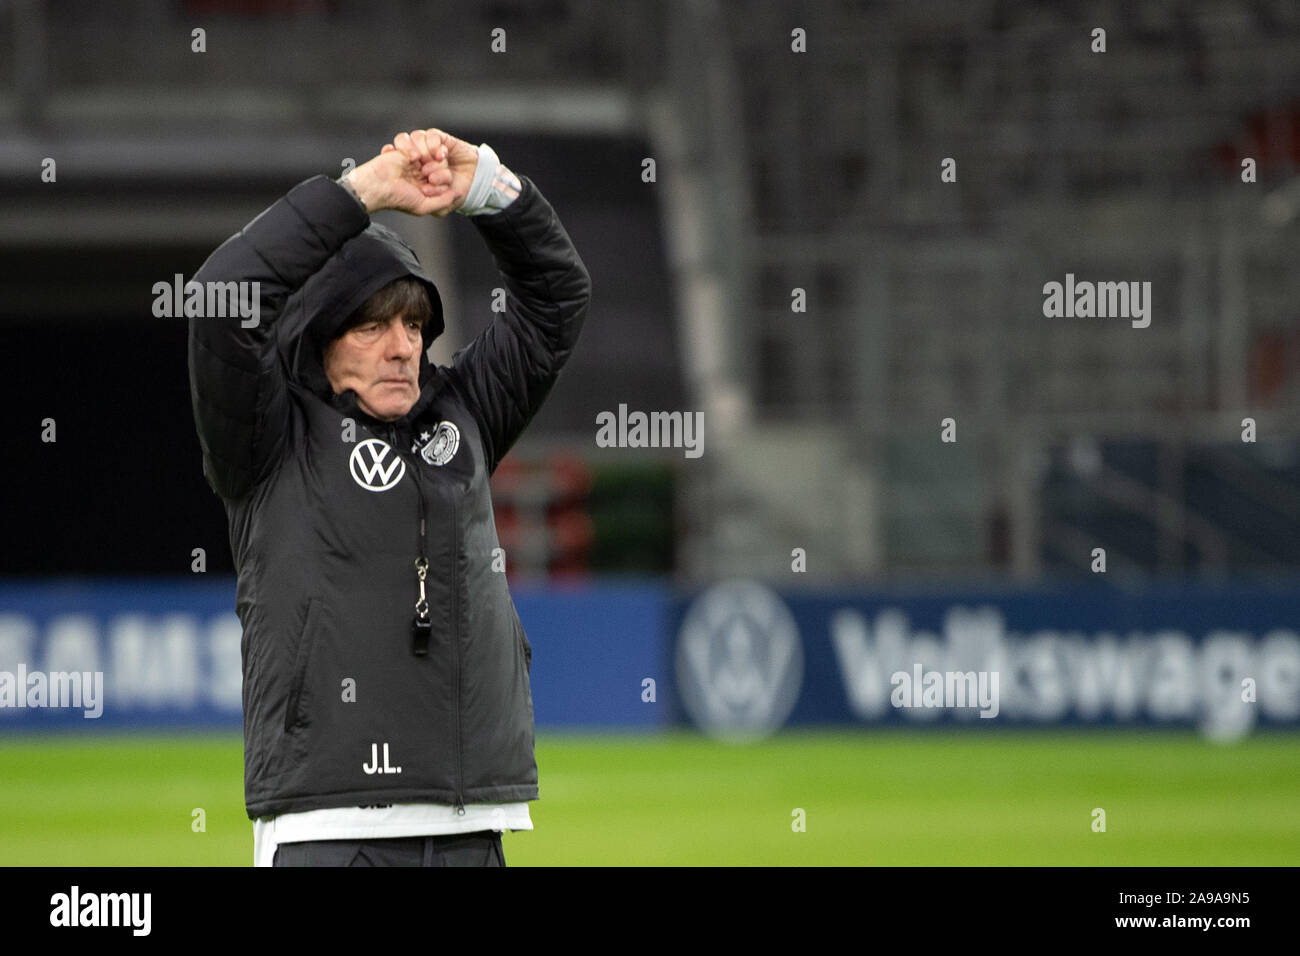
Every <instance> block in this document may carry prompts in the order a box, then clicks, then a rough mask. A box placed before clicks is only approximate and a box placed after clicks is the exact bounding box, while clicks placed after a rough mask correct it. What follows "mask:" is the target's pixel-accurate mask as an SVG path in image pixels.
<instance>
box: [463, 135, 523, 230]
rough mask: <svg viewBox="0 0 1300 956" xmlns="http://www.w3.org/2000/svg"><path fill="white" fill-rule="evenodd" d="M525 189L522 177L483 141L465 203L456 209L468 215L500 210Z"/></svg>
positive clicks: (480, 214)
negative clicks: (520, 179) (504, 163)
mask: <svg viewBox="0 0 1300 956" xmlns="http://www.w3.org/2000/svg"><path fill="white" fill-rule="evenodd" d="M522 189H523V185H522V184H521V183H520V182H519V177H518V176H516V175H515V174H514V173H512V172H511V171H510V170H509V168H507V167H506V166H505V165H503V164H502V162H501V160H499V159H498V158H497V154H496V152H495V151H494V150H493V149H492V147H491V146H489V145H488V144H487V143H480V144H479V147H478V165H477V166H476V167H475V169H474V181H473V182H471V183H470V184H469V193H468V194H466V196H465V202H463V203H462V204H461V206H460V208H459V209H457V210H456V211H457V212H458V213H461V214H462V215H465V216H482V215H487V214H490V213H495V212H500V211H501V210H502V209H505V208H506V207H507V206H509V205H510V204H511V203H512V202H514V201H515V200H516V199H518V198H519V193H520V190H522Z"/></svg>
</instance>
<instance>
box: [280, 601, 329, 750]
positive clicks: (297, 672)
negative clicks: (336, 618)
mask: <svg viewBox="0 0 1300 956" xmlns="http://www.w3.org/2000/svg"><path fill="white" fill-rule="evenodd" d="M320 604H321V602H320V598H312V599H311V600H310V601H308V602H307V617H306V619H305V620H304V621H303V624H302V632H301V633H300V634H299V635H298V650H297V653H296V654H295V655H294V660H293V682H292V683H291V684H290V685H289V700H288V703H287V704H286V705H285V708H284V729H285V730H286V731H290V730H292V729H293V728H294V727H296V726H297V725H298V724H300V723H301V722H302V721H301V715H300V714H299V713H298V711H299V707H300V704H301V701H302V688H303V685H304V684H305V683H306V682H307V663H308V661H309V659H310V658H311V649H312V647H313V646H314V645H315V643H316V639H315V632H316V624H317V621H318V619H319V617H320Z"/></svg>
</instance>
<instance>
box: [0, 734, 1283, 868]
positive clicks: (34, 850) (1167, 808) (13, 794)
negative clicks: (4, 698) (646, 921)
mask: <svg viewBox="0 0 1300 956" xmlns="http://www.w3.org/2000/svg"><path fill="white" fill-rule="evenodd" d="M1298 758H1300V735H1297V734H1293V733H1291V734H1282V733H1257V734H1255V735H1254V736H1252V737H1249V738H1247V739H1245V740H1243V741H1240V742H1238V743H1235V744H1213V743H1209V742H1206V741H1204V740H1202V739H1200V738H1199V737H1197V736H1195V735H1194V734H1191V733H1173V732H1159V733H1154V732H1153V733H1145V732H1141V731H1133V730H1126V731H1122V732H1097V731H1078V732H1067V731H1060V730H1057V731H1052V732H1039V731H1032V732H1017V731H999V732H976V733H965V734H963V733H961V732H952V733H945V732H938V733H935V732H930V731H920V732H914V731H910V730H895V731H887V732H886V731H866V730H863V731H860V732H856V733H845V732H829V731H827V732H817V731H807V732H788V733H785V734H783V735H780V736H778V737H776V738H773V739H771V740H768V741H766V742H763V743H759V744H752V745H748V746H737V745H726V744H721V743H715V742H712V741H710V740H708V739H705V738H702V737H699V736H697V735H694V734H691V733H687V732H674V733H671V734H665V735H661V736H631V735H628V736H625V735H619V736H614V735H601V736H593V735H587V736H576V735H567V734H558V733H552V732H547V731H545V730H543V731H540V732H539V733H538V738H537V760H538V765H539V768H540V774H541V794H542V799H541V800H539V801H537V802H535V803H533V804H532V815H533V823H534V826H535V827H536V829H535V830H534V831H532V832H530V833H510V834H507V835H506V837H505V850H506V860H507V862H508V863H509V864H510V865H511V866H533V865H559V866H568V865H692V864H714V865H719V864H720V865H776V866H781V865H824V864H830V865H846V864H847V865H875V864H886V865H903V866H907V865H934V864H952V865H971V864H990V865H1047V866H1055V865H1068V866H1089V865H1117V866H1128V865H1143V866H1195V865H1212V866H1216V865H1245V866H1254V865H1285V866H1293V865H1295V864H1296V863H1297V862H1300V759H1298ZM1095 807H1100V808H1102V809H1104V810H1105V812H1106V832H1104V833H1096V832H1093V829H1092V820H1093V816H1092V811H1093V808H1095ZM196 808H202V810H203V811H204V818H205V819H204V822H205V829H204V831H203V832H195V831H194V829H193V828H192V826H193V822H194V819H195V817H194V815H193V811H194V810H195V809H196ZM796 809H801V810H803V811H804V815H805V816H804V818H805V826H806V829H805V830H804V832H795V830H794V829H793V827H792V823H793V822H794V820H795V813H794V811H795V810H796ZM252 845H253V839H252V826H251V824H250V823H249V821H248V819H247V817H246V816H245V814H244V808H243V762H242V753H241V741H240V738H239V737H238V735H233V736H232V735H220V736H214V735H206V736H195V735H190V736H183V737H181V736H149V737H144V736H138V735H136V736H114V737H106V736H105V737H99V736H97V737H95V738H94V739H88V738H86V737H80V738H74V737H68V736H57V735H45V736H40V737H35V736H33V737H26V738H14V737H12V736H11V737H10V738H9V739H8V740H7V741H3V742H0V865H5V866H143V865H151V866H248V865H250V864H251V862H252Z"/></svg>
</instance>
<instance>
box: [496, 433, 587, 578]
mask: <svg viewBox="0 0 1300 956" xmlns="http://www.w3.org/2000/svg"><path fill="white" fill-rule="evenodd" d="M591 485H592V477H591V470H590V469H589V468H588V467H587V465H586V463H585V462H583V460H582V459H581V458H579V457H577V456H575V455H566V454H555V455H552V456H550V457H549V458H547V459H546V460H545V461H525V460H522V459H519V458H518V457H515V456H511V457H508V458H506V459H505V460H504V461H502V462H501V464H500V465H498V466H497V470H496V473H495V474H494V475H493V476H492V510H493V513H494V514H495V516H496V525H497V538H498V540H499V541H500V543H501V547H502V548H503V549H504V550H505V553H506V573H507V574H509V573H514V572H519V573H522V574H524V575H528V576H541V575H543V574H545V575H547V576H548V577H550V578H552V579H555V578H572V577H575V576H583V575H585V574H586V573H587V571H588V558H589V556H590V554H591V548H592V545H593V543H594V541H595V529H594V525H593V524H592V521H591V518H590V516H589V515H588V514H587V506H586V502H587V495H588V494H589V493H590V491H591Z"/></svg>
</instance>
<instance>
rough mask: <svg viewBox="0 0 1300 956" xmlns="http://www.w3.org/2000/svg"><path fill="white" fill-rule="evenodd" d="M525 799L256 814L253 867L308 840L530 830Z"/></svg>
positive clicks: (367, 838)
mask: <svg viewBox="0 0 1300 956" xmlns="http://www.w3.org/2000/svg"><path fill="white" fill-rule="evenodd" d="M532 828H533V820H532V817H530V816H529V815H528V804H527V802H520V803H493V804H487V803H467V804H465V813H464V814H463V815H461V814H458V813H457V812H456V808H455V807H451V806H446V805H444V804H438V803H395V804H393V805H392V806H391V807H333V808H330V809H327V810H304V811H301V812H299V813H281V814H280V815H279V816H275V817H260V818H258V819H256V820H254V821H253V865H254V866H271V864H272V862H273V861H274V860H275V849H276V847H278V846H279V845H280V844H281V843H303V842H305V841H308V840H381V839H388V838H390V837H418V836H444V835H447V834H452V833H473V832H475V831H477V830H531V829H532Z"/></svg>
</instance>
